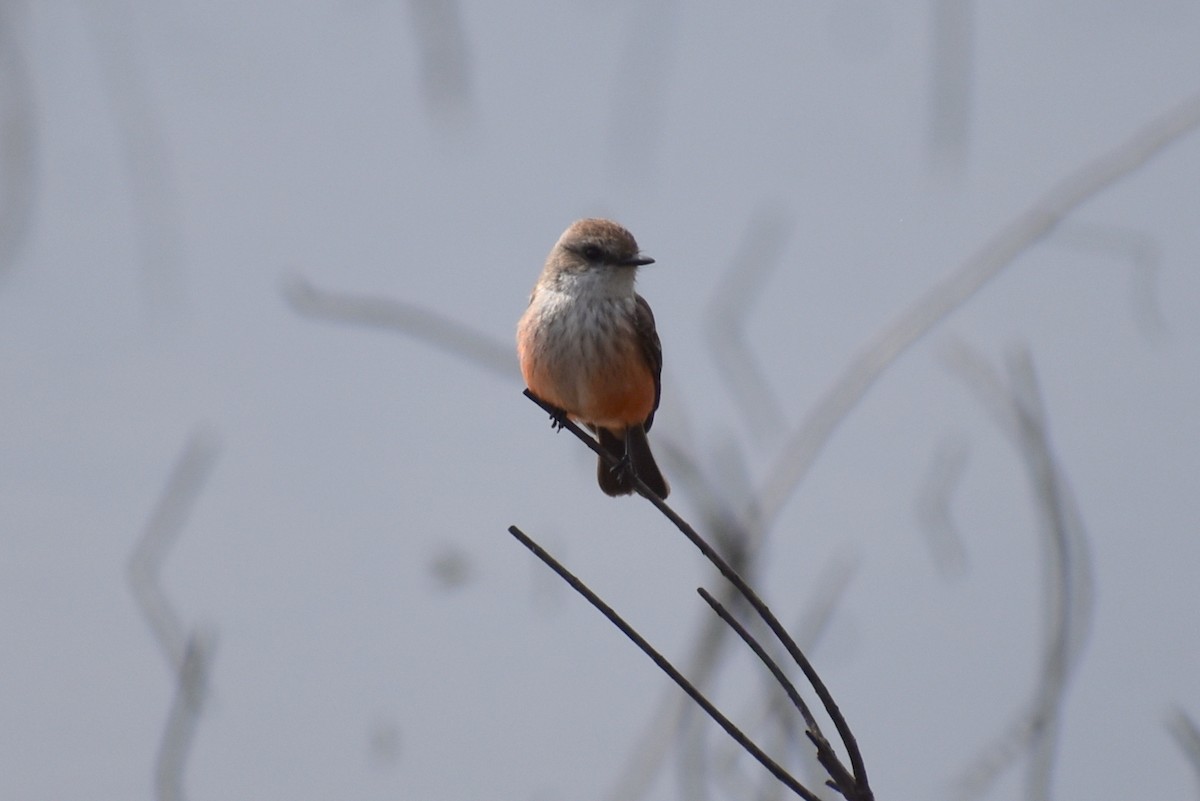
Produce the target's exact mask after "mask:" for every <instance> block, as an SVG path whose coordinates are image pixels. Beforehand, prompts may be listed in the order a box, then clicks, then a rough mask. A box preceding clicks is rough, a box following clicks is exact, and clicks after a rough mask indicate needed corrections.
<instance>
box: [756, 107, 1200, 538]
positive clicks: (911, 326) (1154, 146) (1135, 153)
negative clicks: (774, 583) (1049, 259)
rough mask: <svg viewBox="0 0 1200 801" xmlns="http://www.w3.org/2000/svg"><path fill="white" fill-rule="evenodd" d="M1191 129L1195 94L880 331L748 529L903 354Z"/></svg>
mask: <svg viewBox="0 0 1200 801" xmlns="http://www.w3.org/2000/svg"><path fill="white" fill-rule="evenodd" d="M1197 127H1200V94H1196V95H1193V96H1191V97H1189V98H1187V99H1186V100H1184V101H1183V102H1182V103H1180V104H1179V105H1178V106H1176V107H1175V108H1173V109H1171V110H1170V111H1169V112H1167V113H1166V114H1163V115H1161V116H1159V117H1156V118H1154V119H1152V120H1151V121H1150V122H1148V123H1147V124H1146V125H1144V126H1142V127H1141V128H1139V129H1138V130H1137V131H1135V132H1134V133H1133V135H1132V136H1130V137H1129V138H1128V139H1126V140H1125V141H1123V142H1121V143H1120V144H1119V145H1117V146H1116V147H1115V148H1113V149H1112V150H1110V151H1108V152H1107V153H1104V154H1102V155H1100V156H1099V157H1097V158H1094V159H1092V160H1091V161H1088V162H1086V163H1085V164H1083V165H1082V166H1081V167H1079V168H1078V169H1076V170H1075V171H1074V172H1072V173H1070V174H1068V175H1067V176H1066V178H1064V179H1062V180H1061V181H1059V182H1058V183H1057V184H1055V185H1054V186H1052V187H1051V188H1050V189H1049V190H1048V191H1046V192H1045V193H1044V194H1043V195H1042V196H1041V197H1039V198H1038V199H1037V200H1035V201H1034V202H1033V204H1032V205H1030V206H1029V208H1027V209H1026V210H1025V211H1024V212H1022V213H1021V214H1019V215H1017V217H1016V218H1014V219H1013V220H1012V221H1011V222H1009V223H1008V224H1007V225H1005V226H1004V227H1002V228H1001V229H1000V230H999V231H997V232H996V233H995V234H994V235H993V236H992V237H991V238H990V239H989V240H987V241H986V242H985V243H984V244H983V246H982V247H980V249H979V250H977V251H976V252H975V253H974V254H973V255H972V256H971V257H970V258H968V259H967V261H966V262H965V263H964V264H963V265H962V266H961V267H959V268H958V269H957V270H956V271H955V272H953V273H951V274H950V275H949V276H948V277H946V278H945V279H943V280H942V281H940V282H938V283H937V284H935V285H934V286H933V287H931V288H930V289H929V290H928V291H927V292H926V293H925V294H924V295H922V296H921V297H920V298H919V299H918V300H917V302H916V303H914V304H912V306H910V307H909V308H908V309H907V310H906V311H904V312H903V313H902V314H901V315H900V316H899V317H898V318H896V319H895V320H894V321H893V322H892V323H891V324H889V325H887V326H885V327H884V328H883V329H882V330H881V331H880V332H879V333H878V334H877V335H876V336H875V338H874V339H873V340H872V341H871V342H870V343H868V344H867V346H866V347H865V348H864V349H863V350H862V351H860V352H859V354H858V356H856V357H855V358H854V359H853V361H851V363H850V364H849V365H848V366H847V368H846V370H845V371H844V372H843V373H842V375H841V376H840V377H839V378H838V379H837V380H836V381H835V382H834V384H833V385H832V386H831V387H830V388H829V389H828V391H826V392H825V394H824V395H823V396H822V397H821V398H820V400H818V402H817V404H816V406H815V407H814V408H813V410H812V411H811V412H810V413H809V415H808V416H807V418H806V419H805V420H804V421H803V422H802V423H801V424H800V426H799V427H797V428H796V429H795V431H794V432H793V434H792V435H791V437H790V438H789V439H788V441H787V443H786V444H785V445H784V447H783V448H782V450H781V451H780V455H779V458H778V459H777V460H776V462H775V465H774V466H773V467H772V469H771V470H770V471H769V472H768V474H767V475H768V476H769V478H768V479H767V483H766V485H765V486H764V487H763V489H762V491H761V492H760V493H759V494H758V496H757V497H758V499H759V504H758V505H757V506H755V507H753V508H750V509H748V510H747V511H746V516H747V518H748V519H750V520H753V521H756V522H757V525H748V526H747V528H749V529H751V530H753V529H755V528H759V527H761V528H764V529H766V528H770V524H771V522H772V521H774V520H775V519H776V518H777V517H778V515H779V513H780V512H781V511H782V509H783V506H784V504H785V503H786V502H787V500H788V498H790V497H791V495H792V493H793V492H795V490H796V487H798V486H799V485H800V483H801V482H802V481H803V480H804V477H805V476H806V475H807V474H808V471H809V469H810V468H811V467H812V465H813V463H814V462H815V461H816V459H817V457H818V456H819V455H820V453H821V451H822V450H823V449H824V447H825V445H826V443H828V442H829V438H830V437H831V436H832V434H833V432H834V430H835V429H836V428H837V427H838V425H840V424H841V422H842V421H843V420H844V419H845V418H846V417H847V416H848V415H849V414H850V412H851V411H852V410H853V409H854V408H855V406H857V405H858V403H859V401H861V400H862V398H863V396H865V395H866V394H867V391H868V390H870V388H871V387H872V386H873V385H874V384H875V382H876V381H878V380H879V378H880V376H882V375H883V373H884V371H886V370H887V369H888V368H889V367H890V366H891V365H892V364H893V363H895V361H896V359H897V358H899V357H900V355H901V354H902V353H904V352H905V351H907V350H908V349H909V348H910V347H912V345H913V344H914V343H915V342H916V341H917V340H919V339H920V338H921V337H922V336H924V335H925V334H926V333H928V332H929V331H930V330H931V329H932V328H934V327H935V326H936V325H938V324H939V323H940V322H941V321H942V320H944V319H945V318H946V317H947V315H949V314H950V313H951V312H953V311H954V310H955V309H957V308H959V307H960V306H962V305H963V304H964V303H966V301H967V300H968V299H970V298H971V297H972V296H973V295H974V294H975V293H976V292H978V291H979V290H980V289H982V288H983V287H984V286H985V285H986V284H987V283H988V282H989V281H991V280H992V279H993V278H995V277H996V276H997V275H999V274H1000V273H1001V272H1002V271H1003V270H1004V269H1005V268H1006V267H1008V266H1009V265H1010V264H1012V262H1013V261H1014V260H1015V259H1016V258H1017V257H1018V256H1020V255H1021V254H1022V253H1024V252H1025V250H1027V249H1028V248H1029V247H1030V246H1031V245H1033V244H1035V243H1036V242H1038V241H1039V240H1041V239H1042V237H1044V236H1045V235H1046V234H1047V233H1049V232H1050V231H1052V230H1054V228H1055V226H1057V225H1058V224H1059V223H1060V222H1061V221H1062V220H1063V219H1065V218H1066V217H1067V216H1068V215H1070V214H1072V213H1073V212H1074V211H1075V210H1076V209H1078V208H1079V207H1080V206H1081V205H1083V203H1085V202H1086V201H1088V200H1090V199H1091V198H1093V197H1095V196H1096V195H1097V194H1099V193H1100V192H1102V191H1103V190H1105V189H1107V188H1109V187H1110V186H1112V185H1113V184H1114V183H1116V182H1117V181H1118V180H1120V179H1121V178H1124V177H1125V176H1127V175H1129V174H1130V173H1132V172H1133V171H1134V170H1136V169H1138V168H1139V167H1141V166H1142V165H1143V164H1145V163H1146V162H1147V161H1149V160H1150V159H1151V158H1153V157H1154V156H1157V155H1158V154H1159V153H1161V152H1162V151H1163V150H1164V149H1165V148H1166V147H1167V146H1169V145H1171V144H1173V143H1175V142H1177V141H1179V140H1180V139H1181V138H1183V137H1184V136H1186V135H1187V134H1189V133H1191V132H1192V131H1194V130H1195V129H1196V128H1197Z"/></svg>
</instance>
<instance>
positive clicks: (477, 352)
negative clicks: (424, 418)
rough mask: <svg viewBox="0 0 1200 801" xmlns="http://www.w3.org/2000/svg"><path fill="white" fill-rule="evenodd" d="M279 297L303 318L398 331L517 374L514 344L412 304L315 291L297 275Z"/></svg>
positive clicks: (479, 364)
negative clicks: (499, 340) (505, 342)
mask: <svg viewBox="0 0 1200 801" xmlns="http://www.w3.org/2000/svg"><path fill="white" fill-rule="evenodd" d="M283 297H284V299H286V300H287V302H288V305H290V306H291V307H292V309H293V310H294V311H295V312H296V313H297V314H302V315H304V316H305V317H312V318H314V319H317V320H326V321H329V322H335V323H348V324H350V325H361V326H366V327H368V328H381V329H384V330H387V331H398V332H400V333H401V334H407V335H409V336H413V337H417V338H418V339H422V340H425V341H426V342H428V343H429V344H431V345H433V346H435V347H438V348H441V349H442V350H444V351H448V352H449V353H452V354H454V355H455V356H461V357H462V358H464V359H466V360H467V361H469V362H472V363H474V364H475V365H476V366H477V367H482V368H484V369H485V370H490V371H492V372H493V373H497V374H499V375H502V376H504V377H505V378H509V379H511V378H513V377H514V376H518V375H520V372H519V371H518V370H517V359H516V353H515V350H514V348H513V346H512V345H509V344H501V343H500V342H497V341H496V340H495V339H493V338H492V337H490V336H488V335H487V334H484V333H481V332H479V331H476V330H475V329H473V328H471V327H469V326H466V325H463V324H462V323H459V322H456V321H454V320H451V319H450V318H448V317H446V316H444V315H441V314H439V313H437V312H434V311H431V310H429V309H426V308H423V307H421V306H418V305H416V304H415V303H404V302H402V301H398V300H388V299H386V298H378V297H372V296H370V295H352V294H349V293H344V292H331V291H329V290H325V289H318V288H317V287H315V286H313V285H312V284H311V283H309V281H308V280H307V279H305V278H303V277H300V276H293V277H291V278H289V279H287V280H286V281H284V284H283Z"/></svg>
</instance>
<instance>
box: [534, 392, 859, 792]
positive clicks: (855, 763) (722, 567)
mask: <svg viewBox="0 0 1200 801" xmlns="http://www.w3.org/2000/svg"><path fill="white" fill-rule="evenodd" d="M525 396H526V397H527V398H529V399H530V400H532V401H533V402H534V403H536V404H537V405H538V406H540V407H541V408H542V409H544V410H545V411H546V412H547V413H548V414H549V415H550V416H551V417H552V418H554V421H555V424H556V425H558V426H560V427H561V428H565V429H567V430H568V431H570V432H571V433H572V434H574V435H575V436H576V437H577V438H578V439H579V440H580V441H581V442H583V443H584V444H585V445H587V446H588V447H589V448H591V449H592V450H593V451H594V452H595V453H597V454H598V455H599V456H600V457H601V458H603V459H605V460H606V462H607V463H609V464H612V465H614V466H615V465H616V463H617V462H616V459H615V458H614V457H613V456H612V455H611V454H608V453H607V452H606V451H604V449H603V448H601V447H600V445H599V443H597V442H596V440H594V439H593V438H592V437H590V436H588V435H587V434H586V433H585V432H584V431H583V429H581V428H580V427H579V426H578V425H576V424H575V423H574V422H572V421H571V420H570V419H569V418H568V417H567V416H566V415H565V414H564V413H563V412H562V411H561V410H560V409H557V408H555V407H554V406H552V405H550V404H548V403H546V402H544V401H542V400H541V399H540V398H538V397H537V396H536V395H534V394H533V393H532V392H530V391H529V390H525ZM633 478H634V486H635V487H636V488H637V490H638V493H639V494H640V495H642V497H644V498H646V500H648V501H650V503H652V504H653V505H654V506H655V508H657V509H658V510H659V511H660V512H662V514H663V515H664V516H666V518H667V519H668V520H670V521H671V522H672V523H674V524H675V527H676V528H678V529H679V531H680V532H682V533H683V535H684V536H685V537H687V538H688V540H689V541H690V542H691V543H692V544H693V545H694V546H696V548H697V549H699V551H700V553H702V554H703V555H704V557H705V558H706V559H708V561H709V562H711V563H712V564H713V566H714V567H716V568H717V570H718V571H719V572H720V573H721V575H722V576H724V577H725V578H726V579H727V580H728V581H729V582H730V583H731V584H733V586H734V587H735V588H736V589H737V591H738V592H739V593H740V594H741V595H742V597H744V598H745V599H746V601H747V602H748V603H749V604H750V606H751V607H753V608H754V611H755V612H756V613H757V614H758V616H759V617H760V618H762V620H763V622H764V623H766V624H767V627H768V628H769V629H770V630H771V633H772V634H774V635H775V637H776V638H777V639H778V640H779V642H780V643H782V644H783V646H784V648H785V649H787V652H788V654H789V656H791V657H792V660H793V661H794V662H795V663H796V665H797V666H799V668H800V670H801V672H803V673H804V677H805V678H806V679H807V680H808V682H809V684H810V685H811V686H812V688H813V690H814V691H815V692H816V694H817V697H818V698H819V699H820V700H821V704H822V706H823V707H824V708H825V711H826V712H827V713H828V715H829V717H830V719H831V720H832V721H833V724H834V726H835V727H836V728H837V731H838V736H839V738H840V739H841V741H842V744H843V745H844V746H845V748H846V752H847V754H848V756H849V758H850V765H851V769H850V770H849V771H845V772H844V773H845V775H846V776H850V777H851V778H852V783H850V784H849V785H848V786H846V785H838V786H837V789H838V791H839V792H840V793H842V795H843V796H845V797H846V798H847V799H852V801H871V799H873V798H874V795H873V794H872V792H871V789H870V785H869V782H868V780H867V771H866V766H865V765H864V763H863V759H862V753H861V752H860V751H859V748H858V742H857V740H856V739H855V737H854V734H853V732H851V731H850V726H849V724H847V723H846V719H845V717H844V716H843V715H842V713H841V710H840V709H839V708H838V705H837V702H835V701H834V699H833V696H832V695H831V694H830V692H829V689H828V688H827V687H826V686H825V683H824V682H823V681H822V680H821V677H820V676H818V675H817V672H816V670H815V669H814V668H813V666H812V664H811V663H810V662H809V661H808V658H807V657H806V656H805V655H804V653H803V652H802V651H801V650H800V647H799V646H798V645H797V644H796V641H795V640H794V639H793V638H792V636H791V635H790V634H789V633H788V631H787V629H786V628H784V626H783V624H782V623H780V622H779V619H778V618H777V617H776V616H775V614H774V613H773V612H772V611H771V610H770V608H769V607H768V606H767V605H766V603H764V602H763V600H762V599H761V598H760V597H759V596H758V593H756V592H755V591H754V590H753V589H752V588H751V587H750V585H749V584H747V583H746V581H745V579H743V578H742V577H741V576H740V575H739V574H738V573H737V571H735V570H734V569H733V568H732V567H731V566H730V565H729V563H728V562H727V561H725V559H724V558H722V557H721V555H720V554H719V553H717V551H716V550H715V549H713V547H712V546H711V545H709V543H708V542H707V541H706V540H705V539H704V538H703V537H701V536H700V535H699V534H698V533H697V532H696V530H695V529H693V528H692V527H691V525H690V524H689V523H688V522H687V521H686V520H684V519H683V518H682V517H680V516H679V515H678V514H677V513H676V512H675V510H674V509H672V508H671V507H670V506H668V505H667V504H666V502H665V501H663V499H662V498H660V497H658V496H657V495H655V494H654V492H653V491H651V490H650V488H649V487H647V486H646V484H645V482H643V481H642V480H641V479H640V478H638V477H637V476H636V475H635V476H634V477H633ZM573 586H574V585H573ZM576 589H578V588H576ZM843 770H844V769H843ZM834 778H836V777H834Z"/></svg>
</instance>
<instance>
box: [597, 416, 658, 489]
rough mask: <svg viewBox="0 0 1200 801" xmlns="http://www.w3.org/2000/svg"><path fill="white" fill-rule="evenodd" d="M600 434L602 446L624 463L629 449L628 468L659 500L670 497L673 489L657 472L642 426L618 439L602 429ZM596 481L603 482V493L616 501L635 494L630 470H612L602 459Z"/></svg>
mask: <svg viewBox="0 0 1200 801" xmlns="http://www.w3.org/2000/svg"><path fill="white" fill-rule="evenodd" d="M597 434H598V436H599V439H600V446H601V447H603V448H604V450H606V451H608V452H609V453H611V454H612V455H613V456H614V457H615V458H617V459H624V458H625V454H626V448H628V453H629V465H630V466H631V467H632V468H633V472H634V473H636V474H637V477H638V478H640V479H641V480H642V481H644V482H646V486H648V487H649V488H650V489H651V490H653V491H654V493H655V494H656V495H658V497H660V498H663V499H665V498H666V497H667V494H668V493H670V491H671V487H670V486H669V485H668V484H667V480H666V479H665V478H663V474H662V471H660V470H659V469H658V464H657V463H656V462H655V461H654V454H653V453H651V452H650V440H648V439H647V438H646V429H644V428H642V427H641V426H633V427H631V428H630V429H629V431H628V432H627V433H626V435H625V437H624V438H621V437H618V436H616V435H615V434H613V433H612V432H611V431H609V430H608V429H605V428H601V429H599V430H598V431H597ZM596 478H597V479H598V481H599V482H600V489H602V490H604V493H605V494H606V495H612V496H614V497H615V496H617V495H629V494H631V493H632V492H633V476H632V475H631V474H630V472H629V470H628V469H617V470H613V469H612V467H610V466H609V465H608V464H607V463H606V462H605V460H604V459H603V458H602V459H600V462H599V465H598V466H597V468H596Z"/></svg>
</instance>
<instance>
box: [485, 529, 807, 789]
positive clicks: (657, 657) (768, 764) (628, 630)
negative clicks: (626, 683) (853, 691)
mask: <svg viewBox="0 0 1200 801" xmlns="http://www.w3.org/2000/svg"><path fill="white" fill-rule="evenodd" d="M508 531H509V533H510V534H512V535H513V536H514V537H516V538H517V540H518V541H519V542H520V543H521V544H522V545H524V546H525V547H526V548H528V549H529V551H530V552H531V553H533V555H534V556H536V557H537V558H538V559H541V560H542V561H543V562H544V563H545V564H546V565H547V566H548V567H549V568H550V569H551V570H553V571H554V572H555V573H557V574H558V575H559V576H561V577H562V578H563V580H564V581H566V582H567V583H568V584H570V585H571V588H572V589H574V590H575V591H576V592H578V593H579V594H580V595H582V596H583V597H584V598H586V599H587V601H588V603H590V604H591V605H592V606H594V607H596V609H598V610H599V611H600V613H601V614H602V615H604V616H605V617H606V618H608V620H609V622H611V623H612V624H613V625H614V626H616V627H617V628H618V629H619V630H620V631H621V633H622V634H624V635H625V636H626V637H628V638H629V639H630V640H632V641H633V643H634V644H635V645H637V647H638V648H640V649H641V650H642V652H643V653H644V654H646V656H648V657H650V659H651V660H653V662H654V664H656V665H658V667H659V669H660V670H662V671H663V672H664V673H666V674H667V675H668V676H670V677H671V680H672V681H674V682H675V683H676V684H678V685H679V688H680V689H681V690H683V691H684V692H685V693H687V694H688V696H689V697H691V699H692V700H693V701H695V702H696V703H697V704H698V705H699V706H700V708H702V709H703V710H704V711H705V712H707V713H708V715H709V716H710V717H711V718H712V719H713V720H715V721H716V722H717V724H718V725H719V726H720V727H721V728H723V729H724V730H725V731H726V733H728V734H729V736H730V737H732V738H733V739H734V740H736V741H737V742H738V744H739V745H741V746H742V748H744V749H746V751H747V752H749V753H750V754H751V755H753V756H754V758H755V759H757V760H758V761H759V762H760V763H761V764H762V766H763V767H765V768H766V769H767V770H768V771H770V772H771V774H772V775H773V776H775V778H777V779H779V781H781V782H783V783H784V784H785V785H787V786H788V788H789V789H791V790H792V792H794V793H796V795H798V796H800V797H801V798H804V799H806V801H820V799H819V798H818V797H817V796H815V795H813V794H812V792H811V791H809V790H808V789H807V788H806V787H804V786H803V785H802V784H800V783H799V782H798V781H796V779H795V778H793V777H792V776H791V775H790V774H789V773H788V772H787V771H785V770H784V769H783V768H781V767H780V766H779V765H778V764H777V763H776V762H775V761H774V760H773V759H771V758H770V757H769V756H767V755H766V754H765V753H764V752H763V751H762V749H760V748H759V747H758V746H757V745H755V744H754V742H753V741H752V740H751V739H750V738H749V737H747V736H746V735H745V734H743V733H742V731H741V729H739V728H738V727H737V726H735V725H734V724H733V722H732V721H730V720H729V718H727V717H725V715H723V714H721V711H720V710H718V709H717V708H716V707H715V706H714V705H713V704H712V702H711V701H709V700H708V699H707V698H706V697H704V694H703V693H701V692H700V691H699V690H697V689H696V687H695V686H694V685H692V683H691V682H689V681H688V680H687V679H686V678H685V677H684V675H683V674H682V673H680V672H679V671H678V670H677V669H676V668H675V666H674V665H672V664H671V663H670V662H669V661H668V660H667V659H666V657H664V656H663V655H662V654H660V653H659V652H658V651H657V650H655V648H654V646H652V645H650V643H649V642H647V641H646V639H645V638H644V637H642V635H640V634H639V633H638V632H637V631H636V630H635V629H634V628H633V627H632V626H630V625H629V624H628V623H626V622H625V620H624V619H622V618H621V616H620V615H618V614H617V613H616V612H615V611H614V610H613V608H612V607H611V606H609V605H608V604H606V603H605V602H604V601H603V600H601V598H600V597H599V596H598V595H596V593H594V592H592V590H591V589H590V588H589V587H588V586H587V585H586V584H584V583H583V582H582V581H580V580H579V579H578V578H577V577H576V576H575V575H574V574H573V573H571V572H570V571H569V570H567V569H566V568H565V567H563V566H562V565H561V564H559V563H558V561H556V560H555V559H554V557H552V556H551V555H550V554H548V553H547V552H546V551H545V550H543V549H542V547H541V546H540V545H538V544H537V543H536V542H534V541H533V540H532V539H530V538H529V536H528V535H526V534H525V532H523V531H521V529H519V528H517V527H516V526H509V527H508Z"/></svg>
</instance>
